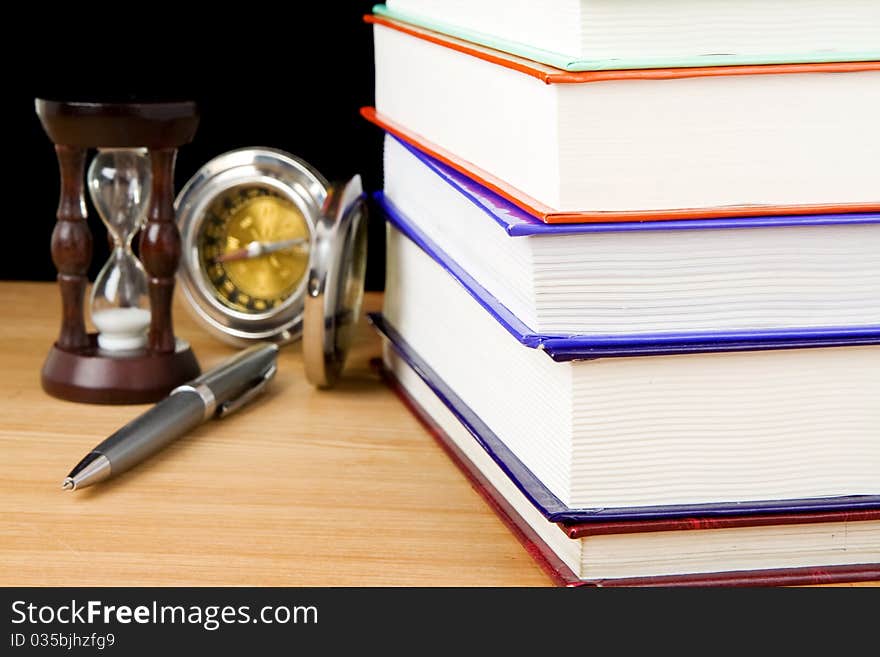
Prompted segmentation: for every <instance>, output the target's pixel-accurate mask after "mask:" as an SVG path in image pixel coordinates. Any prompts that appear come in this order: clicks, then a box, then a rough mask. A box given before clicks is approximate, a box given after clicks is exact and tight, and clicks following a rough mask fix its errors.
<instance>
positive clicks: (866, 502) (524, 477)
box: [369, 313, 880, 523]
mask: <svg viewBox="0 0 880 657" xmlns="http://www.w3.org/2000/svg"><path fill="white" fill-rule="evenodd" d="M369 319H370V321H371V323H372V324H373V326H374V327H375V328H376V329H377V331H378V332H379V333H380V334H381V335H382V336H383V338H384V339H386V340H387V341H388V342H389V344H390V345H391V347H392V348H393V349H394V351H395V352H396V353H397V354H398V355H399V356H400V357H401V358H402V359H403V360H404V361H405V362H406V363H407V364H408V365H409V367H410V368H412V370H413V371H414V372H415V373H416V374H417V375H418V376H419V378H421V379H422V381H423V382H424V383H425V384H426V385H427V386H428V388H430V389H431V391H432V392H433V393H434V394H435V395H437V397H438V398H439V399H440V400H441V401H442V403H443V404H444V405H445V406H446V407H447V408H448V409H449V411H450V412H451V413H452V414H453V415H454V416H455V417H456V418H457V419H458V420H459V421H460V422H461V423H462V425H463V426H464V427H465V428H466V429H467V431H468V433H470V435H471V436H473V438H474V440H476V441H477V443H478V444H479V445H480V446H481V447H482V449H483V450H485V451H486V453H487V454H489V456H490V457H491V458H492V460H493V461H494V462H495V463H496V464H497V465H498V466H499V467H500V468H501V469H502V470H503V471H504V472H505V473H506V475H507V476H508V477H509V478H510V479H511V481H512V482H513V483H514V484H515V485H516V487H517V488H518V489H519V490H520V491H521V492H522V493H523V495H525V497H526V498H527V499H528V500H529V502H530V503H531V504H532V505H533V506H534V507H535V508H536V509H538V510H539V511H540V512H541V514H542V515H543V516H544V517H545V518H547V520H548V521H552V522H565V523H578V522H590V521H617V520H621V521H623V520H651V519H672V518H688V517H697V516H698V517H703V518H712V517H727V516H742V515H752V514H774V513H819V512H833V511H855V510H868V509H880V496H878V495H858V496H841V497H831V498H813V499H792V500H766V501H749V502H735V501H734V502H728V503H724V502H715V503H709V504H689V505H668V506H642V507H627V508H572V507H569V506H567V505H566V504H564V503H563V502H562V501H561V500H560V499H559V498H558V497H557V496H556V495H554V494H553V493H552V492H551V491H550V490H549V489H548V488H547V486H545V485H544V484H543V483H542V481H541V480H540V479H539V478H538V477H537V476H536V475H535V474H534V473H533V472H532V471H531V470H530V469H529V468H528V467H526V466H525V465H524V464H523V462H522V461H520V460H519V458H517V457H516V455H514V453H513V452H512V451H511V450H510V449H509V448H508V447H507V446H506V445H505V443H504V442H503V441H502V440H501V439H500V438H499V437H498V436H497V435H496V434H495V433H494V432H493V431H492V430H491V429H490V428H489V427H488V426H487V425H486V423H485V422H484V421H483V420H482V419H481V418H480V417H479V416H478V415H477V414H476V413H475V412H474V411H473V410H471V409H470V408H469V407H468V406H467V405H466V404H465V403H464V402H463V401H462V399H461V398H460V397H459V396H458V395H457V394H456V393H455V391H454V390H452V388H451V387H450V386H449V385H447V384H446V383H445V382H444V381H443V380H442V379H441V378H440V377H439V376H438V375H437V373H436V372H435V371H434V370H433V369H432V368H431V367H430V366H429V365H428V363H427V362H425V360H424V359H423V358H421V357H420V356H419V354H418V353H416V351H415V350H414V349H413V348H412V347H411V346H410V345H409V344H408V343H407V341H406V340H405V339H404V338H403V336H401V335H400V333H399V332H398V331H397V330H396V329H395V327H394V326H392V325H391V324H390V323H389V322H388V321H387V320H386V319H385V318H384V317H383V316H382V315H381V314H379V313H373V314H371V315H369Z"/></svg>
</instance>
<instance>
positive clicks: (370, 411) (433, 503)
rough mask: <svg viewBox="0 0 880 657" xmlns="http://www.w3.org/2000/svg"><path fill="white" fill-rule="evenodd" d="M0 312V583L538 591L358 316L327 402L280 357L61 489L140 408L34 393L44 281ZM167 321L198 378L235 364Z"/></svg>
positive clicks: (518, 551)
mask: <svg viewBox="0 0 880 657" xmlns="http://www.w3.org/2000/svg"><path fill="white" fill-rule="evenodd" d="M380 304H381V295H378V294H369V295H368V296H367V300H366V305H367V308H368V309H376V308H378V307H379V305H380ZM0 308H3V309H4V311H5V314H6V321H5V322H4V323H3V324H2V326H0V362H2V368H3V369H2V372H3V375H2V378H0V453H2V458H0V585H3V586H13V585H24V586H33V585H37V586H39V585H52V586H63V585H73V586H88V585H94V586H110V585H117V586H118V585H136V586H151V585H158V586H165V585H170V586H215V585H216V586H222V585H231V586H238V585H253V586H269V585H274V586H325V585H327V586H330V585H332V586H360V585H377V586H384V585H414V586H419V585H421V586H430V585H451V586H456V585H461V586H480V585H490V586H505V585H522V586H546V585H550V580H549V578H548V577H547V576H546V575H545V574H544V573H543V571H542V570H541V569H540V568H539V567H538V565H537V564H536V563H535V562H534V561H533V560H532V558H531V557H530V556H529V555H528V554H527V553H526V551H525V550H524V549H523V547H522V546H521V545H520V544H519V542H518V541H517V539H516V538H515V537H514V536H513V534H511V532H510V531H509V530H508V529H507V527H505V526H504V524H502V522H501V521H500V520H499V519H498V518H497V516H496V515H495V514H494V512H493V511H492V510H491V509H490V508H489V507H488V506H487V505H486V504H485V502H484V501H483V500H482V498H481V497H480V496H479V494H478V493H476V492H475V491H474V490H473V489H472V488H471V487H470V485H469V483H468V481H467V479H465V477H464V476H463V475H462V474H461V473H460V472H459V471H458V469H457V468H456V466H455V465H453V463H452V462H451V461H450V460H449V458H448V457H447V456H446V455H445V454H444V452H443V451H442V450H441V449H440V447H439V446H437V444H436V443H435V442H434V440H433V438H431V436H430V435H429V434H428V433H427V432H426V431H425V430H424V429H423V428H422V427H421V425H420V424H419V423H418V421H417V420H416V419H415V418H414V417H413V416H412V415H411V414H410V413H409V411H407V410H406V409H405V408H404V406H403V405H402V404H401V403H400V402H399V401H398V399H397V397H395V396H394V394H393V393H392V392H391V391H390V390H389V389H388V388H386V387H385V385H384V384H383V383H382V382H381V381H380V380H379V377H378V375H377V374H376V373H375V372H374V371H373V370H372V369H371V368H370V366H369V360H370V359H371V358H374V357H376V356H378V355H379V353H380V346H379V340H378V337H377V336H376V334H375V332H374V331H373V330H372V329H371V328H370V327H369V326H368V325H367V324H366V322H363V323H362V325H361V331H360V335H359V338H358V341H357V345H356V347H355V349H354V351H353V353H352V354H351V355H350V359H349V361H348V365H347V367H346V373H345V379H344V381H343V382H342V384H341V385H339V386H338V387H337V388H335V389H333V390H332V391H317V390H314V389H313V388H312V387H311V386H310V385H309V384H308V383H307V382H306V380H305V377H304V374H303V365H302V357H301V353H300V347H299V344H296V345H292V346H289V347H285V348H284V349H283V350H282V353H281V356H280V358H279V363H278V376H277V378H276V380H275V381H274V382H273V384H272V386H271V387H270V391H269V392H267V393H266V395H265V397H264V398H263V399H260V400H259V402H257V403H254V404H252V405H250V406H248V407H246V408H245V409H244V410H242V411H240V412H239V413H237V414H235V415H232V416H231V417H229V418H227V419H224V420H222V421H217V422H211V423H209V424H206V425H202V427H201V428H200V429H198V430H196V431H195V432H193V433H192V434H190V435H189V436H187V437H186V438H183V439H181V440H179V441H177V442H176V443H175V444H173V445H171V446H170V447H168V448H167V449H165V450H164V451H162V452H161V453H160V454H158V455H157V456H155V457H153V458H152V459H150V460H149V461H147V462H144V463H143V464H141V465H140V466H138V467H137V468H135V469H133V470H131V471H129V472H128V473H126V474H125V475H123V476H120V477H119V478H118V479H115V480H112V481H109V482H105V483H104V484H101V485H97V486H94V487H92V488H88V489H84V490H81V491H77V492H75V493H69V492H64V491H62V490H61V488H60V484H61V480H62V479H63V477H64V476H65V475H66V474H67V472H68V471H69V470H70V468H71V467H72V466H73V465H74V464H75V463H76V462H77V461H78V460H79V459H80V458H81V457H82V456H83V455H85V453H87V452H88V450H90V449H91V448H92V447H94V445H95V444H97V442H99V441H100V440H102V439H103V438H105V437H106V436H107V435H109V434H110V433H112V432H113V431H114V430H116V429H117V428H119V427H120V426H122V425H123V424H125V422H127V421H128V420H130V419H131V418H132V417H134V416H135V415H137V414H138V413H140V412H141V411H142V410H144V408H146V407H143V406H93V405H83V404H74V403H70V402H65V401H60V400H57V399H54V398H52V397H49V396H47V395H46V394H45V393H44V392H43V391H42V389H41V387H40V368H41V366H42V363H43V359H44V358H45V356H46V352H47V350H48V349H49V346H50V345H51V344H52V342H53V341H54V340H55V337H56V334H57V331H58V318H59V313H60V301H59V298H58V291H57V288H56V286H55V285H53V284H50V283H0ZM174 311H175V328H176V332H177V334H178V336H180V337H182V338H184V339H186V340H188V341H190V343H191V344H192V346H193V349H194V351H195V353H196V355H197V356H198V358H199V360H200V363H201V365H202V367H203V368H208V367H211V366H212V365H213V364H215V363H217V362H219V361H220V360H222V359H223V358H225V357H228V356H229V355H231V354H232V353H234V349H233V348H232V347H229V346H226V345H224V344H223V343H221V342H219V341H217V340H215V339H214V338H212V337H210V336H209V335H208V334H206V333H205V332H204V331H203V330H201V329H200V328H199V327H198V326H197V325H196V324H195V323H194V322H193V321H192V320H191V319H190V317H189V314H188V312H187V310H186V308H183V307H182V305H180V304H178V305H176V306H175V309H174Z"/></svg>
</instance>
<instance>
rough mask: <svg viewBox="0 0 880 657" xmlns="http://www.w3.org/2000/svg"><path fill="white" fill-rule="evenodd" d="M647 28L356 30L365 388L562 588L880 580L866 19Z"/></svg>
mask: <svg viewBox="0 0 880 657" xmlns="http://www.w3.org/2000/svg"><path fill="white" fill-rule="evenodd" d="M650 4H651V3H645V2H635V1H634V0H615V1H614V2H611V1H607V0H553V1H552V2H551V0H526V1H523V2H517V3H506V2H502V1H501V0H470V1H468V2H465V1H464V0H461V1H457V2H455V1H445V2H434V1H431V0H395V1H394V2H391V1H389V2H388V4H387V5H379V6H377V7H376V8H375V9H374V13H373V15H371V16H368V17H367V21H368V22H369V23H371V24H372V25H373V30H374V42H375V57H376V103H375V108H365V109H364V110H363V114H364V116H365V117H366V118H368V119H369V120H371V121H372V122H374V123H375V124H377V125H378V126H380V127H381V128H383V129H384V130H385V131H386V136H385V142H384V189H383V191H382V192H379V193H377V194H376V198H377V201H378V203H379V204H380V205H381V207H382V209H383V210H384V213H385V215H386V217H387V226H388V227H387V275H386V290H385V303H384V308H383V311H382V313H381V314H377V315H374V316H373V317H372V321H373V323H374V325H375V326H376V327H377V328H378V330H379V331H380V333H381V334H382V336H383V344H384V350H383V362H384V371H385V373H386V375H387V377H388V379H389V381H391V382H392V383H393V385H394V386H395V387H396V389H397V390H398V391H399V392H400V394H401V396H402V397H403V399H404V400H405V402H406V403H407V404H408V405H409V407H410V408H411V409H412V410H413V411H414V412H415V413H416V414H417V415H418V416H419V417H420V418H421V419H422V420H423V421H424V423H425V424H426V425H427V426H428V427H429V428H430V429H431V430H432V431H433V433H434V434H435V436H436V437H437V438H438V440H439V441H440V442H441V444H442V445H443V446H444V447H445V449H446V450H447V451H448V453H449V454H450V456H451V457H452V458H453V459H454V460H455V461H456V463H458V464H459V466H460V467H461V468H462V469H463V470H464V471H465V472H466V473H467V474H468V476H469V477H470V478H471V480H472V481H473V482H474V483H475V485H476V486H477V487H478V488H479V489H480V490H481V491H482V492H483V494H484V496H485V497H486V499H487V501H488V502H489V503H490V504H491V505H492V506H493V508H495V509H496V510H497V511H498V513H499V514H500V515H501V517H502V518H504V519H505V521H506V522H508V524H509V526H510V527H511V528H512V529H513V531H515V532H516V533H517V535H518V536H519V537H520V538H521V539H522V540H523V542H524V543H525V544H526V545H527V546H528V547H529V550H530V552H531V553H532V554H533V555H535V557H536V558H537V559H538V560H539V561H540V562H541V563H542V564H543V565H545V566H546V567H547V569H548V571H549V572H550V573H551V574H552V575H553V576H554V578H555V579H556V581H557V582H559V583H562V584H566V585H581V584H592V585H602V586H611V585H646V584H647V585H679V584H690V585H707V584H723V585H734V584H743V585H766V584H799V583H818V582H836V581H856V580H877V579H880V164H878V162H880V122H878V121H877V108H878V107H880V61H876V60H880V38H878V35H880V10H878V5H877V3H874V2H861V1H859V0H847V1H844V2H839V3H827V2H820V1H818V0H796V1H790V0H767V1H765V2H761V3H753V2H741V1H740V2H737V1H730V2H723V3H722V2H712V3H705V2H700V0H678V1H677V2H673V3H662V5H663V6H662V8H661V7H656V8H655V7H653V6H649V5H650ZM795 19H797V20H795Z"/></svg>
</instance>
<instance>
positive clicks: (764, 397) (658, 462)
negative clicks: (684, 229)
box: [383, 226, 880, 518]
mask: <svg viewBox="0 0 880 657" xmlns="http://www.w3.org/2000/svg"><path fill="white" fill-rule="evenodd" d="M387 235H388V240H387V265H386V285H385V300H384V307H383V315H384V320H385V322H386V323H387V324H388V326H389V327H391V329H393V330H394V331H395V332H396V333H397V334H399V335H401V336H405V339H406V341H407V342H408V343H409V344H410V345H412V348H413V349H414V350H415V351H416V352H417V353H418V354H420V356H421V357H422V358H423V359H424V360H425V362H426V363H427V364H428V365H429V366H430V367H431V368H433V369H434V370H435V371H436V372H437V374H438V375H439V376H440V377H441V378H442V379H443V380H444V381H446V382H447V384H448V385H449V386H450V388H451V389H453V390H455V392H456V394H457V395H458V396H459V397H460V398H461V399H462V401H463V403H464V404H465V405H467V406H468V407H469V408H471V409H472V410H473V412H474V413H475V414H476V415H477V416H478V417H479V418H481V420H482V421H483V422H485V424H486V426H487V427H488V428H489V429H490V430H491V431H492V432H493V433H494V434H495V435H497V436H498V437H499V439H500V440H501V441H502V442H503V444H504V445H505V446H506V447H507V448H508V449H509V450H510V451H511V452H512V453H513V454H515V455H516V457H517V458H518V459H519V460H520V461H522V463H524V464H525V466H526V467H527V468H528V469H529V470H530V471H531V472H532V473H534V475H535V477H536V478H537V479H538V480H539V481H540V482H541V484H542V485H543V486H544V487H546V489H547V490H548V491H549V492H551V493H552V494H553V496H554V497H555V498H556V499H558V500H559V503H560V504H561V505H562V508H563V509H567V510H568V511H567V514H568V515H567V517H569V518H576V517H579V516H580V515H594V514H596V513H599V514H602V515H605V516H613V517H616V518H633V517H638V516H639V515H645V514H650V515H652V516H657V515H658V514H663V515H666V516H668V517H671V516H674V515H682V514H692V513H693V512H694V509H699V510H700V512H701V513H702V514H705V513H707V512H710V511H711V510H712V509H715V510H720V511H721V512H724V511H725V510H730V509H734V508H738V509H740V510H742V509H743V508H746V507H748V508H751V509H754V510H761V509H765V510H766V508H767V507H768V506H771V507H773V508H777V509H778V508H783V509H787V508H792V507H793V505H796V504H802V505H807V506H808V507H810V508H812V509H813V510H823V509H830V508H833V507H834V506H835V505H840V504H844V505H851V504H852V503H853V498H854V497H863V498H864V499H865V500H867V501H868V502H869V503H876V501H877V499H878V495H880V443H878V441H877V440H876V437H877V426H880V404H877V401H876V400H877V399H878V398H880V377H878V376H877V372H878V371H880V346H878V343H880V336H878V335H877V334H876V333H874V334H872V335H858V336H847V335H845V334H844V335H840V336H837V337H834V336H830V335H825V336H813V337H801V338H795V339H791V340H786V339H784V338H783V339H780V338H779V336H772V335H771V336H770V338H769V339H767V338H764V337H762V336H751V337H740V338H739V339H738V340H733V341H725V340H723V339H722V340H719V341H718V342H715V343H711V342H705V343H698V344H688V343H687V342H675V341H672V342H671V343H670V344H664V343H663V341H662V339H659V340H658V339H656V338H653V339H652V338H650V337H648V338H646V339H644V340H643V341H628V340H613V339H612V340H601V339H594V340H581V341H576V340H573V341H569V342H565V341H563V342H561V343H555V344H554V343H553V342H552V341H551V340H542V339H538V340H536V341H534V342H532V343H531V344H527V343H525V342H524V341H522V340H521V339H518V338H517V337H516V331H515V327H513V326H510V325H509V324H508V323H506V322H504V321H503V320H502V319H501V318H500V317H499V315H498V314H497V313H494V312H491V306H486V305H484V304H482V303H481V302H480V301H479V300H478V298H476V296H475V295H474V294H473V293H472V292H471V291H470V290H468V289H467V288H465V287H464V286H463V285H462V284H461V283H460V282H459V281H458V280H457V279H456V278H455V277H453V276H452V275H450V273H449V271H448V269H446V268H444V267H442V266H441V265H440V264H438V263H437V262H436V261H435V260H434V259H433V258H432V257H431V256H430V255H428V254H427V253H426V252H425V251H424V250H423V249H422V248H420V247H419V245H418V244H416V243H415V242H413V241H412V240H410V239H409V238H408V237H407V236H405V235H404V234H402V233H401V232H400V231H398V230H397V229H396V228H394V227H393V226H389V227H388V231H387ZM487 308H488V309H487ZM829 341H830V342H829ZM591 343H594V344H593V346H591ZM658 343H659V344H658ZM829 344H833V345H837V346H828V345H829ZM795 347H798V348H795ZM645 354H654V355H652V356H650V357H645ZM829 436H833V440H831V439H829ZM780 505H781V507H780Z"/></svg>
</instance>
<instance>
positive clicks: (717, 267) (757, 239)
mask: <svg viewBox="0 0 880 657" xmlns="http://www.w3.org/2000/svg"><path fill="white" fill-rule="evenodd" d="M383 168H384V192H383V193H382V194H379V195H377V199H378V203H379V205H380V206H381V207H383V208H384V210H385V214H386V215H387V217H388V220H389V221H390V222H391V223H392V224H393V225H394V226H395V227H397V228H398V229H399V230H401V231H402V232H403V233H405V234H406V235H407V236H408V237H409V238H410V239H412V240H414V241H416V242H417V243H419V244H420V245H421V247H422V248H423V249H424V250H425V251H426V252H428V253H429V254H431V255H432V257H434V259H435V260H436V261H437V262H439V263H440V264H441V266H444V267H446V268H447V269H448V270H449V271H450V273H451V274H452V275H453V276H455V277H456V278H457V279H458V280H459V282H461V283H462V284H463V285H465V286H466V287H468V289H470V290H471V292H473V293H476V294H477V295H478V296H479V297H480V298H481V300H482V302H483V303H484V304H486V303H489V297H491V298H493V299H494V300H497V302H498V304H500V306H501V307H503V310H502V309H501V308H499V310H498V312H499V313H505V314H506V316H507V317H508V323H509V324H512V323H515V322H516V321H517V320H520V321H521V323H522V325H523V326H521V327H520V328H519V331H518V332H519V334H520V335H521V336H526V335H529V336H538V335H540V336H543V337H544V338H550V339H552V340H559V339H564V338H566V337H571V336H594V337H599V336H604V337H605V338H608V339H610V338H612V337H613V338H614V339H615V340H617V341H620V340H622V339H623V338H624V336H633V335H642V337H645V336H648V338H649V339H650V340H652V341H653V342H654V343H657V342H658V341H659V340H660V337H659V334H664V336H665V337H664V338H663V339H665V340H672V339H673V338H674V337H675V334H677V335H679V336H680V337H682V339H684V338H683V336H684V335H686V334H690V335H691V336H692V337H694V338H695V339H696V337H697V336H698V335H699V334H702V335H703V336H704V338H706V339H707V340H709V341H717V340H718V339H720V338H719V334H721V333H724V334H726V335H729V336H731V338H733V337H734V336H735V335H739V336H740V337H745V336H748V335H752V336H756V335H758V334H761V333H763V334H766V335H769V334H771V333H776V334H777V335H778V336H779V337H780V338H782V337H784V338H786V339H793V337H794V336H795V335H800V336H802V337H808V336H809V337H815V336H817V335H819V334H822V333H824V334H826V335H843V334H848V335H853V334H854V333H855V332H857V331H872V330H873V332H874V334H875V335H880V257H878V255H877V254H878V253H880V214H877V213H875V214H843V215H833V214H829V215H803V216H801V215H796V216H779V217H745V218H736V219H709V220H704V221H699V220H685V221H664V222H617V223H610V224H559V225H552V224H545V223H543V222H540V221H538V220H536V219H534V218H533V217H531V216H530V215H529V214H527V213H526V212H524V211H522V210H520V209H519V208H517V207H516V206H514V205H513V204H511V203H510V202H508V201H506V200H505V199H503V198H502V197H500V196H498V195H497V194H495V193H493V192H492V191H491V190H489V189H486V188H485V187H482V186H481V185H479V184H478V183H475V182H474V181H472V180H470V179H469V178H467V177H466V176H463V175H461V174H459V173H458V172H457V171H455V170H454V169H451V168H449V167H447V166H445V165H443V164H442V163H441V162H438V161H437V160H434V159H433V158H431V157H429V156H427V155H426V154H424V153H422V152H421V151H419V150H418V149H416V148H414V147H413V146H410V145H409V144H406V143H405V142H401V141H399V140H397V139H396V138H394V137H392V136H390V135H386V137H385V149H384V167H383ZM477 287H479V288H480V289H481V290H484V292H483V291H477ZM508 311H509V312H508ZM523 339H524V340H526V341H528V340H529V339H537V338H523Z"/></svg>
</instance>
